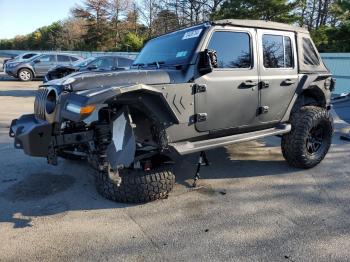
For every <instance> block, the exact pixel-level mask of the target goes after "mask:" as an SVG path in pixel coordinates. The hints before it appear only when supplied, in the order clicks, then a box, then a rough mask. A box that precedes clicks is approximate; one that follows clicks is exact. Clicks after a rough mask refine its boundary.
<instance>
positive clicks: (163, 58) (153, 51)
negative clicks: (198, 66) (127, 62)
mask: <svg viewBox="0 0 350 262" xmlns="http://www.w3.org/2000/svg"><path fill="white" fill-rule="evenodd" d="M205 29H206V26H205V25H200V26H194V27H190V28H187V29H184V30H180V31H176V32H173V33H169V34H166V35H163V36H160V37H157V38H154V39H152V40H150V41H148V42H147V44H146V45H145V47H144V48H143V49H142V50H141V52H140V54H139V55H138V56H137V59H136V60H135V62H134V64H135V65H147V64H155V62H158V63H159V64H164V65H181V64H187V63H189V62H190V59H191V58H192V55H193V52H194V50H195V49H196V47H197V44H198V42H199V41H200V39H201V38H202V35H203V33H204V31H205Z"/></svg>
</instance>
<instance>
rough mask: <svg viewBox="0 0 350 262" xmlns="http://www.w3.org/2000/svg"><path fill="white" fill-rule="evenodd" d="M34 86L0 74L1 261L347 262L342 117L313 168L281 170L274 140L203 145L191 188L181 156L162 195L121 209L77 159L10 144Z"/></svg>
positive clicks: (189, 160)
mask: <svg viewBox="0 0 350 262" xmlns="http://www.w3.org/2000/svg"><path fill="white" fill-rule="evenodd" d="M39 84H40V82H38V81H35V82H30V83H23V82H18V81H15V80H11V79H8V78H4V77H3V75H0V261H65V260H69V261H71V260H73V261H350V219H349V214H350V190H349V189H350V161H349V156H350V147H349V145H350V144H349V142H345V141H342V140H340V139H339V134H340V133H339V132H340V131H344V130H348V129H349V126H348V125H347V124H346V123H345V122H342V121H341V120H339V119H336V133H335V135H334V139H333V145H332V147H331V151H330V153H329V154H328V155H327V157H326V159H325V160H324V161H323V162H322V163H321V164H320V165H319V166H317V167H315V168H313V169H309V170H300V169H295V168H291V167H289V166H288V165H287V163H286V162H285V161H284V160H283V157H282V155H281V150H280V138H277V137H273V138H269V139H265V140H259V141H253V142H248V143H242V144H238V145H233V146H228V147H224V148H219V149H216V150H212V151H209V152H208V158H209V160H210V162H211V165H210V166H209V167H205V168H203V171H202V179H201V180H200V181H199V188H198V189H192V188H191V187H190V185H191V182H192V177H193V175H194V172H195V163H196V157H197V155H191V156H187V157H183V158H180V157H179V158H177V159H176V170H175V171H176V176H177V183H176V186H175V188H174V190H173V191H172V193H171V194H170V196H169V198H168V199H165V200H160V201H155V202H152V203H148V204H143V205H126V204H120V203H115V202H112V201H109V200H106V199H104V198H103V197H101V196H99V195H98V193H97V192H96V190H95V187H94V178H93V174H94V171H93V170H92V169H91V168H89V167H88V166H87V165H86V163H85V162H73V161H66V160H63V159H59V165H58V166H55V167H54V166H49V165H47V164H46V160H45V159H41V158H34V157H29V156H26V155H25V154H24V153H23V152H22V151H20V150H15V149H14V148H13V144H12V143H13V141H12V139H10V138H9V137H8V127H9V124H10V121H11V119H13V118H16V117H18V116H20V115H21V114H24V113H31V112H33V101H34V94H35V90H36V88H37V86H38V85H39Z"/></svg>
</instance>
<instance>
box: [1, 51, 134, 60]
mask: <svg viewBox="0 0 350 262" xmlns="http://www.w3.org/2000/svg"><path fill="white" fill-rule="evenodd" d="M27 52H38V53H50V52H58V53H65V54H76V55H78V56H81V57H84V58H88V57H90V56H101V55H107V54H109V55H110V54H113V55H119V56H123V57H126V58H131V59H135V58H136V56H137V55H138V54H139V53H138V52H87V51H48V50H44V51H43V50H30V51H29V50H0V57H12V56H17V55H20V54H22V53H27Z"/></svg>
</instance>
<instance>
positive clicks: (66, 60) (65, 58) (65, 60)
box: [57, 55, 70, 63]
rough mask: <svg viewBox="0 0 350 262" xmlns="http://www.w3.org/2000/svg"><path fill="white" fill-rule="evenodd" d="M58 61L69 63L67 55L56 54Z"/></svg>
mask: <svg viewBox="0 0 350 262" xmlns="http://www.w3.org/2000/svg"><path fill="white" fill-rule="evenodd" d="M57 61H58V62H64V63H70V59H69V56H66V55H57Z"/></svg>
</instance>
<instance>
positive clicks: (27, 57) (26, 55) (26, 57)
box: [23, 54, 35, 59]
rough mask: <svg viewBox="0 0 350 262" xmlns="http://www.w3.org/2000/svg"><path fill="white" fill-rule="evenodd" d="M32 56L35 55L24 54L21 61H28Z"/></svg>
mask: <svg viewBox="0 0 350 262" xmlns="http://www.w3.org/2000/svg"><path fill="white" fill-rule="evenodd" d="M33 56H35V54H25V55H24V56H23V59H29V58H31V57H33Z"/></svg>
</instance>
